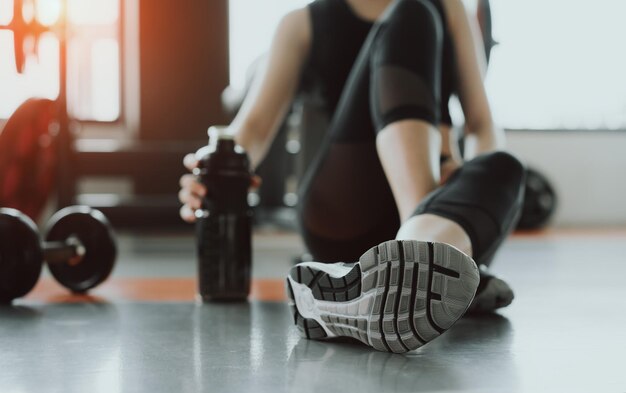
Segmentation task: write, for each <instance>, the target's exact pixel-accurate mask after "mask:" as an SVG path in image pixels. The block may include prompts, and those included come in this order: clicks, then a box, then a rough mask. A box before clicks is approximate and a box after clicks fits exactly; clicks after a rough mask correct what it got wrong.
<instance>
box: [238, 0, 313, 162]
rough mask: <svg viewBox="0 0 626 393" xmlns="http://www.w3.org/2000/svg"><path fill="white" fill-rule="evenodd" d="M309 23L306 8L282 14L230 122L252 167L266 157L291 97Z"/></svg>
mask: <svg viewBox="0 0 626 393" xmlns="http://www.w3.org/2000/svg"><path fill="white" fill-rule="evenodd" d="M310 24H311V22H310V18H309V11H308V9H307V8H306V7H305V8H302V9H299V10H296V11H293V12H291V13H289V14H287V15H286V16H285V17H283V19H282V20H281V22H280V24H279V25H278V28H277V30H276V33H275V35H274V39H273V41H272V45H271V48H270V51H269V54H268V57H267V60H266V61H265V62H264V64H263V66H262V69H261V71H260V72H259V73H257V75H256V77H255V80H254V81H253V84H252V87H251V88H250V91H249V93H248V94H247V96H246V98H245V100H244V102H243V105H242V107H241V109H240V110H239V112H238V114H237V116H236V117H235V120H234V121H233V122H232V124H231V125H230V128H231V130H232V131H233V132H234V134H235V139H236V141H237V143H238V144H240V145H241V146H242V147H243V148H244V149H246V151H247V152H248V154H249V156H250V160H251V163H252V167H253V168H256V166H257V165H258V164H259V163H260V162H261V160H262V159H263V157H265V154H266V153H267V150H268V148H269V146H270V144H271V142H272V140H273V139H274V136H275V135H276V131H277V130H278V128H279V126H280V124H281V122H282V121H283V119H284V117H285V114H286V113H287V110H288V109H289V106H290V104H291V101H292V100H293V96H294V94H295V91H296V89H297V87H298V83H299V81H300V74H301V70H302V67H303V65H304V62H305V60H306V58H307V56H308V54H309V48H310V43H311V26H310Z"/></svg>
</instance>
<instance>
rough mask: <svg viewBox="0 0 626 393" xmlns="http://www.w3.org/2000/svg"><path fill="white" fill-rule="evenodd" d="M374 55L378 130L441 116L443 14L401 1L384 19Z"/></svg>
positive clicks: (414, 2)
mask: <svg viewBox="0 0 626 393" xmlns="http://www.w3.org/2000/svg"><path fill="white" fill-rule="evenodd" d="M380 24H381V29H380V33H379V34H378V35H377V37H376V42H375V43H374V49H373V54H372V58H371V59H372V60H371V61H372V63H371V66H372V67H371V69H372V89H373V90H372V94H371V98H372V108H373V109H374V110H373V114H372V115H373V121H374V124H376V128H377V131H380V130H381V129H382V128H384V127H385V126H386V125H388V124H389V123H391V122H394V121H399V120H404V119H419V120H424V121H426V122H428V123H431V124H437V123H438V121H439V116H440V113H439V104H440V102H439V101H440V94H441V92H440V90H441V86H440V85H441V75H440V72H441V58H442V37H443V33H442V27H441V18H440V16H439V15H438V14H437V11H436V9H435V8H434V7H433V6H432V5H431V4H429V3H427V2H423V1H420V0H400V1H398V2H396V3H394V4H392V5H391V6H390V8H389V9H388V10H387V11H386V13H385V14H384V15H383V17H382V18H381V20H380Z"/></svg>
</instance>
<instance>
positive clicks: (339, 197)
mask: <svg viewBox="0 0 626 393" xmlns="http://www.w3.org/2000/svg"><path fill="white" fill-rule="evenodd" d="M481 47H482V46H481V45H480V34H479V33H478V32H477V29H476V28H475V26H474V25H473V24H472V23H471V21H470V18H469V17H468V15H467V13H466V11H465V8H464V6H463V4H462V2H461V0H396V1H392V0H316V1H314V2H313V3H311V4H309V6H307V7H305V8H303V9H299V10H296V11H293V12H291V13H290V14H288V15H286V16H285V17H284V18H283V20H282V21H281V23H280V25H279V27H278V29H277V33H276V35H275V37H274V40H273V44H272V47H271V50H270V54H269V59H268V64H267V67H266V69H265V70H264V72H263V73H262V74H261V76H260V77H259V78H257V80H256V82H255V84H254V86H253V88H252V90H251V92H250V93H249V94H248V96H247V97H246V100H245V102H244V105H243V107H242V109H241V111H240V112H239V114H238V115H237V117H236V118H235V120H234V121H233V123H232V124H231V126H230V127H231V128H232V131H233V132H234V133H235V134H236V139H237V142H238V143H239V144H240V145H242V146H243V147H244V148H245V149H246V150H247V151H248V153H249V155H250V157H251V161H252V164H253V166H254V167H256V165H257V164H258V163H259V162H260V161H261V160H262V158H263V157H264V155H265V153H266V151H267V150H268V147H269V145H270V143H271V141H272V139H273V137H274V135H275V133H276V131H277V129H278V127H279V124H280V123H281V122H282V120H283V117H284V116H285V114H286V111H287V109H288V108H289V106H290V103H291V101H292V99H293V97H294V94H295V93H296V90H297V88H298V86H299V85H300V83H301V81H305V82H306V84H308V85H309V86H313V87H314V88H316V89H318V91H319V92H320V93H321V94H322V96H323V97H324V99H325V102H326V104H327V107H328V109H329V111H330V113H331V114H332V121H331V124H330V126H329V129H328V131H327V136H326V139H325V143H324V144H323V146H322V148H321V149H320V152H319V154H318V157H317V160H316V161H315V163H314V164H313V165H312V167H311V168H310V169H309V170H308V172H307V175H306V176H305V178H304V179H303V181H302V186H301V198H300V204H299V208H298V210H299V216H300V226H301V232H302V236H303V238H304V240H305V243H306V245H307V247H308V248H309V251H310V252H311V254H312V255H313V257H314V258H315V260H317V261H320V262H326V263H328V262H337V261H355V260H357V259H358V260H359V262H356V263H352V264H348V263H334V264H325V263H318V262H308V263H301V264H299V265H297V266H295V267H294V268H293V269H292V271H291V272H290V274H289V277H288V279H287V282H288V289H289V295H290V297H291V298H292V300H293V304H292V305H293V306H294V321H295V323H296V324H297V325H298V327H299V329H300V330H301V332H302V334H304V335H306V337H307V338H326V337H335V336H348V337H353V338H356V339H358V340H360V341H362V342H364V343H365V344H368V345H370V346H372V347H374V348H376V349H378V350H383V351H391V352H406V351H409V350H412V349H415V348H417V347H419V346H421V345H423V344H425V343H426V342H428V341H430V340H432V339H433V338H435V337H437V336H438V335H440V334H441V333H443V332H444V331H445V330H446V329H448V328H449V327H450V326H451V325H452V324H453V323H454V322H455V321H456V320H457V319H458V318H460V317H461V316H462V315H463V314H464V313H465V312H466V310H467V309H468V307H469V306H470V303H471V302H472V299H473V298H474V295H475V293H476V291H477V289H478V295H477V296H476V300H475V301H474V304H473V306H472V307H473V308H474V309H477V310H493V309H495V308H497V307H499V306H503V305H507V304H508V303H510V301H511V300H512V292H511V291H510V288H508V286H507V285H506V284H505V283H504V282H503V281H501V280H498V279H495V278H493V277H491V276H488V275H486V274H483V275H482V277H481V279H480V285H479V273H478V270H477V268H476V264H475V262H474V261H476V262H477V263H478V264H482V265H487V264H489V262H490V261H491V259H492V258H493V255H494V254H495V252H496V250H497V249H498V247H499V246H500V244H501V243H502V241H503V240H504V238H505V237H506V236H507V235H508V233H509V232H510V231H511V229H512V228H513V226H514V224H515V221H516V219H517V216H518V214H519V211H520V206H521V195H522V194H521V192H522V184H523V181H524V170H523V167H522V165H521V164H520V163H519V161H517V160H516V159H515V158H514V157H513V156H511V155H510V154H508V153H504V152H501V151H498V150H499V149H501V148H502V147H503V139H504V137H503V133H502V132H501V131H500V130H498V129H497V128H496V127H495V126H494V124H493V120H492V116H491V112H490V109H489V104H488V101H487V97H486V94H485V89H484V86H483V75H484V69H485V59H484V53H483V52H482V50H481V49H479V48H481ZM453 93H456V94H458V96H459V98H460V101H461V104H462V107H463V112H464V114H465V118H466V129H467V135H466V148H465V162H464V163H462V159H461V157H460V156H459V154H458V152H457V150H456V149H455V148H454V145H455V143H454V142H453V141H452V140H451V139H452V138H450V136H449V135H450V129H451V120H450V115H449V112H448V100H449V98H450V95H451V94H453ZM185 162H186V165H187V166H188V167H190V168H192V167H193V166H194V165H195V162H194V159H193V156H192V155H190V156H188V157H186V159H185ZM181 187H182V189H181V192H180V195H179V197H180V199H181V201H182V202H183V204H184V206H183V207H182V209H181V216H182V217H183V218H184V219H186V220H188V221H192V220H193V217H194V216H193V212H194V209H197V208H199V207H200V199H201V197H202V196H203V195H204V193H205V190H204V189H203V187H202V186H201V185H199V184H198V183H197V182H196V180H195V178H194V177H193V176H191V175H186V176H184V177H183V178H182V179H181ZM394 238H395V240H390V239H394ZM364 252H365V253H364ZM361 254H362V256H361V257H360V258H359V256H360V255H361Z"/></svg>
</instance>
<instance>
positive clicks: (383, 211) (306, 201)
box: [299, 0, 524, 264]
mask: <svg viewBox="0 0 626 393" xmlns="http://www.w3.org/2000/svg"><path fill="white" fill-rule="evenodd" d="M442 34H443V32H442V21H441V16H440V15H439V14H438V13H437V11H436V10H435V9H434V7H433V6H432V5H431V4H429V3H427V2H422V1H419V0H399V1H396V2H395V3H394V4H393V5H391V6H390V7H389V8H388V9H387V11H386V12H385V14H384V15H383V16H382V17H381V18H380V20H379V21H378V22H377V23H376V24H375V25H374V27H372V30H371V31H370V33H369V35H368V37H367V39H366V41H365V43H364V44H363V47H362V49H361V52H360V53H359V56H358V58H357V59H356V61H355V63H354V66H353V68H352V71H351V73H350V75H349V77H348V80H347V82H346V85H345V88H344V90H343V93H342V96H341V98H340V100H339V103H338V106H337V109H336V111H335V114H334V116H333V118H332V120H331V123H330V127H329V130H328V134H327V136H326V139H325V141H324V143H323V145H322V147H321V149H320V152H319V153H318V156H317V158H316V160H315V161H314V163H313V165H312V166H311V168H309V170H308V172H307V174H306V175H305V177H304V179H303V181H302V185H301V188H300V204H299V219H300V226H301V232H302V235H303V238H304V241H305V243H306V245H307V247H308V249H309V251H310V252H311V254H312V255H313V257H314V258H315V260H317V261H321V262H336V261H354V260H357V259H358V257H359V256H360V255H361V254H362V253H363V252H364V251H366V250H367V249H368V248H369V247H372V246H374V245H376V244H378V243H380V242H383V241H385V240H390V239H393V238H395V236H396V233H397V231H398V229H399V227H400V221H399V215H398V210H397V207H396V204H395V201H394V199H393V195H392V193H391V189H390V188H389V184H388V182H387V179H386V177H385V174H384V172H383V169H382V166H381V163H380V160H379V158H378V153H377V151H376V134H377V132H379V131H380V130H382V129H383V128H384V127H385V126H386V125H388V124H390V123H392V122H395V121H399V120H403V119H419V120H423V121H426V122H429V123H431V124H433V125H435V126H436V125H437V124H438V121H439V116H440V113H439V112H440V110H439V107H440V84H441V54H442ZM523 178H524V170H523V167H522V166H521V164H520V163H519V162H518V161H517V160H516V159H515V158H514V157H512V156H511V155H509V154H507V153H492V154H489V155H484V156H481V157H478V158H476V159H474V160H472V161H470V162H467V163H465V165H464V166H463V167H462V168H461V169H460V170H458V171H457V172H456V173H455V174H454V175H453V176H452V177H451V178H450V180H449V181H448V182H447V183H446V184H445V185H444V186H443V187H440V188H439V189H437V190H435V191H434V192H433V193H431V194H430V195H428V196H427V197H426V198H425V199H424V201H422V202H421V203H420V204H419V206H418V207H417V209H416V212H415V214H426V213H429V214H436V215H439V216H442V217H446V218H449V219H451V220H453V221H455V222H457V223H458V224H459V225H461V226H462V227H463V228H464V230H465V231H466V232H467V233H468V235H469V236H470V238H471V241H472V247H473V252H474V259H475V260H476V261H477V262H479V263H485V264H486V263H489V261H490V260H491V258H492V257H493V254H494V253H495V251H496V250H497V248H498V246H499V245H500V243H501V242H502V241H503V239H504V238H505V237H506V235H507V234H508V233H509V232H510V231H511V229H512V228H513V226H514V225H515V220H516V217H517V215H518V212H519V211H520V207H521V197H522V184H523V180H524V179H523Z"/></svg>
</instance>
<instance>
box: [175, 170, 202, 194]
mask: <svg viewBox="0 0 626 393" xmlns="http://www.w3.org/2000/svg"><path fill="white" fill-rule="evenodd" d="M180 187H181V188H184V189H188V190H189V191H190V192H191V193H192V194H195V195H197V196H198V197H200V198H202V197H204V196H206V187H205V186H204V185H203V184H202V183H200V182H198V178H197V177H196V176H194V175H189V174H187V175H183V176H181V178H180Z"/></svg>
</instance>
